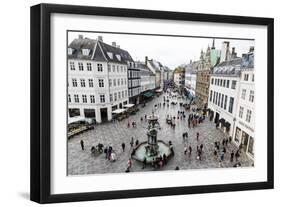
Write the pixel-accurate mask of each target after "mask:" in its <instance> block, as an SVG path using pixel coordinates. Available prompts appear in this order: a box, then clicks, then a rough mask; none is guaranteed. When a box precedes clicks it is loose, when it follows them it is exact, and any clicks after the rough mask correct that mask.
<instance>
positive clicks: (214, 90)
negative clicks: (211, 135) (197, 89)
mask: <svg viewBox="0 0 281 207" xmlns="http://www.w3.org/2000/svg"><path fill="white" fill-rule="evenodd" d="M241 65H242V58H236V59H233V60H230V61H225V62H222V63H220V64H218V65H217V66H216V67H215V68H214V70H213V72H212V74H211V75H210V80H211V81H210V91H209V102H208V107H209V108H208V111H209V117H210V120H211V121H214V122H215V123H216V126H217V127H218V128H220V129H221V130H223V132H224V133H225V134H226V135H227V137H229V136H231V137H232V136H233V131H234V122H235V120H236V112H237V104H238V102H239V90H240V88H239V87H240V74H241V71H240V69H241Z"/></svg>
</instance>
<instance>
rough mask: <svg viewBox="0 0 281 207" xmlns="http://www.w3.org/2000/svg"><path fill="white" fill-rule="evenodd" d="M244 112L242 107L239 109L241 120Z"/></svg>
mask: <svg viewBox="0 0 281 207" xmlns="http://www.w3.org/2000/svg"><path fill="white" fill-rule="evenodd" d="M243 111H244V107H242V106H240V108H239V118H241V119H242V118H243Z"/></svg>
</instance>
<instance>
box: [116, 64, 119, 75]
mask: <svg viewBox="0 0 281 207" xmlns="http://www.w3.org/2000/svg"><path fill="white" fill-rule="evenodd" d="M116 70H117V73H119V65H117V66H116Z"/></svg>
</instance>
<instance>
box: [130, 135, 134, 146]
mask: <svg viewBox="0 0 281 207" xmlns="http://www.w3.org/2000/svg"><path fill="white" fill-rule="evenodd" d="M130 145H131V147H133V146H134V137H132V139H131V142H130Z"/></svg>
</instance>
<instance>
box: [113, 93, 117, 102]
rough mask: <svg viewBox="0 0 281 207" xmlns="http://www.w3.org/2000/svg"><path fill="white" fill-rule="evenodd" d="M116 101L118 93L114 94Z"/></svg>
mask: <svg viewBox="0 0 281 207" xmlns="http://www.w3.org/2000/svg"><path fill="white" fill-rule="evenodd" d="M114 101H117V93H114Z"/></svg>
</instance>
